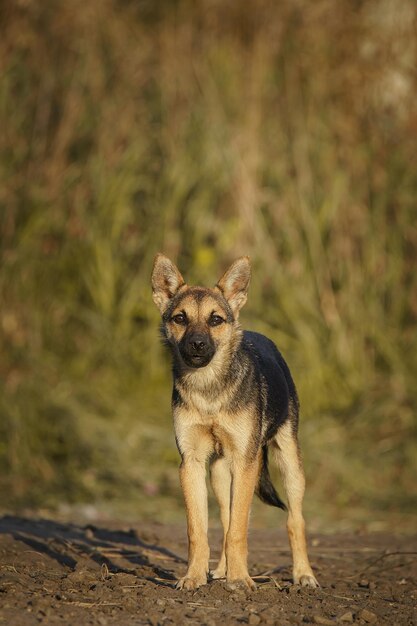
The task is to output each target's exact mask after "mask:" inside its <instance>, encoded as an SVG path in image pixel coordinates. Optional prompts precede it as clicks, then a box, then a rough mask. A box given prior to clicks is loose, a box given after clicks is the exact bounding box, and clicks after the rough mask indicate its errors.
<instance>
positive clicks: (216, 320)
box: [209, 315, 224, 326]
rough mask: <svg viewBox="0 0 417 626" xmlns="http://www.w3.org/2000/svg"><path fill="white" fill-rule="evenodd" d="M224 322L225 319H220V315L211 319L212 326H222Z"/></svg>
mask: <svg viewBox="0 0 417 626" xmlns="http://www.w3.org/2000/svg"><path fill="white" fill-rule="evenodd" d="M223 322H224V319H223V318H222V317H220V315H212V316H211V317H210V319H209V325H210V326H219V325H220V324H223Z"/></svg>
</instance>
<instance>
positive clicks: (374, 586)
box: [369, 581, 376, 591]
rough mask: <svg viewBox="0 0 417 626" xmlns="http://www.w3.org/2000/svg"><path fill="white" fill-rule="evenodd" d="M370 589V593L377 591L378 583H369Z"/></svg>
mask: <svg viewBox="0 0 417 626" xmlns="http://www.w3.org/2000/svg"><path fill="white" fill-rule="evenodd" d="M369 589H370V591H375V589H376V583H374V582H373V581H372V582H370V583H369Z"/></svg>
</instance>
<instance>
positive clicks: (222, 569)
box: [210, 566, 226, 580]
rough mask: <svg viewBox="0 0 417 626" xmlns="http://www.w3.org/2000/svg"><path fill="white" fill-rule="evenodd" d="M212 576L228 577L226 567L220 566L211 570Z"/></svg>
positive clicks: (216, 577)
mask: <svg viewBox="0 0 417 626" xmlns="http://www.w3.org/2000/svg"><path fill="white" fill-rule="evenodd" d="M210 578H212V579H213V580H218V579H219V578H226V567H222V566H218V567H216V569H213V570H210Z"/></svg>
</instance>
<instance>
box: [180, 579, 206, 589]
mask: <svg viewBox="0 0 417 626" xmlns="http://www.w3.org/2000/svg"><path fill="white" fill-rule="evenodd" d="M206 583H207V577H206V576H199V577H197V576H194V577H191V576H184V578H180V579H179V581H178V582H177V584H176V586H175V588H176V589H185V590H187V591H191V590H193V589H198V588H199V587H201V585H205V584H206Z"/></svg>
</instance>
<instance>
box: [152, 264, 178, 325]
mask: <svg viewBox="0 0 417 626" xmlns="http://www.w3.org/2000/svg"><path fill="white" fill-rule="evenodd" d="M182 285H185V283H184V279H183V277H182V276H181V274H180V272H179V270H178V268H177V267H176V266H175V265H174V263H173V262H172V261H170V260H169V259H168V257H166V256H164V255H163V254H157V255H156V257H155V261H154V264H153V270H152V297H153V301H154V302H155V304H156V306H157V307H158V309H159V310H160V312H161V313H163V312H164V311H165V309H166V308H167V306H168V303H169V301H170V300H171V298H172V297H173V296H174V295H175V294H176V293H177V291H178V289H179V288H180V287H182Z"/></svg>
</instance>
